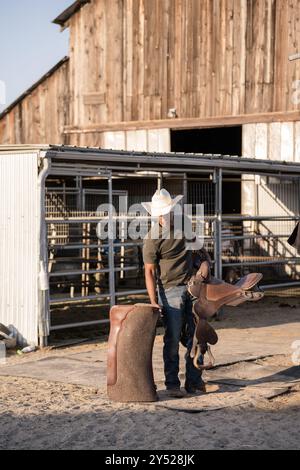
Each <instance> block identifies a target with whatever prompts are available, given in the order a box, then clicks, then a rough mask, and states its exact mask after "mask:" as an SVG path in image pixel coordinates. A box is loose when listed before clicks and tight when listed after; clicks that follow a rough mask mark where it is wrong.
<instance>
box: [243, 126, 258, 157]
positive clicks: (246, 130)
mask: <svg viewBox="0 0 300 470" xmlns="http://www.w3.org/2000/svg"><path fill="white" fill-rule="evenodd" d="M255 140H256V124H245V125H244V126H243V142H242V155H243V157H247V158H255Z"/></svg>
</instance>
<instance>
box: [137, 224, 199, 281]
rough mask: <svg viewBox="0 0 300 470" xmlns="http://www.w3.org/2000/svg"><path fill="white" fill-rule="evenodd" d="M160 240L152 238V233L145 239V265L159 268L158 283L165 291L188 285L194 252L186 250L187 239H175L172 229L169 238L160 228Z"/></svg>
mask: <svg viewBox="0 0 300 470" xmlns="http://www.w3.org/2000/svg"><path fill="white" fill-rule="evenodd" d="M157 229H158V233H159V238H157V239H155V238H152V237H151V232H149V233H148V235H147V236H146V237H145V239H144V245H143V260H144V263H145V264H155V265H156V266H157V274H158V282H159V284H162V286H163V287H164V288H165V289H168V288H170V287H174V286H181V285H184V284H186V283H187V281H188V279H189V278H190V276H191V275H192V251H191V250H186V246H185V243H186V240H185V238H184V237H183V238H180V239H177V238H174V230H173V229H171V230H170V233H169V237H168V238H163V237H164V232H163V229H162V228H161V227H158V228H157Z"/></svg>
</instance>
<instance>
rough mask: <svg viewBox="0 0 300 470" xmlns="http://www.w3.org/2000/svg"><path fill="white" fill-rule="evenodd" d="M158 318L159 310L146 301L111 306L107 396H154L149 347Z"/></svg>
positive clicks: (125, 399)
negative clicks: (144, 302) (143, 302)
mask: <svg viewBox="0 0 300 470" xmlns="http://www.w3.org/2000/svg"><path fill="white" fill-rule="evenodd" d="M158 318H159V310H158V309H157V308H155V307H153V306H152V305H148V304H135V305H116V306H114V307H112V309H111V311H110V334H109V339H108V354H107V393H108V396H109V398H110V399H111V400H113V401H118V402H151V401H156V400H157V395H156V387H155V384H154V378H153V368H152V350H153V344H154V339H155V333H156V323H157V320H158Z"/></svg>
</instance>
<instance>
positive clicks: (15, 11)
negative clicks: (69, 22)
mask: <svg viewBox="0 0 300 470" xmlns="http://www.w3.org/2000/svg"><path fill="white" fill-rule="evenodd" d="M73 1H74V0H0V111H1V110H3V109H4V108H5V107H6V106H7V105H9V104H10V103H11V102H12V101H13V100H14V99H16V98H17V97H18V96H19V95H20V94H22V93H23V92H24V91H25V90H26V89H27V88H29V87H30V86H31V85H32V84H33V83H34V82H35V81H36V80H38V79H39V78H40V77H41V76H42V75H43V74H44V73H46V72H47V71H48V70H49V69H50V68H51V67H52V66H53V65H55V64H56V63H57V62H58V61H59V60H60V59H62V58H63V57H64V56H65V55H68V40H69V34H68V29H67V30H65V31H64V32H63V33H61V32H60V26H58V25H54V24H52V23H51V22H52V20H54V18H56V16H58V14H59V13H61V12H62V11H63V10H65V8H66V7H68V6H69V5H71V4H72V3H73ZM3 82H4V83H5V88H6V105H2V104H1V101H3V93H2V98H1V89H3ZM1 85H2V86H1Z"/></svg>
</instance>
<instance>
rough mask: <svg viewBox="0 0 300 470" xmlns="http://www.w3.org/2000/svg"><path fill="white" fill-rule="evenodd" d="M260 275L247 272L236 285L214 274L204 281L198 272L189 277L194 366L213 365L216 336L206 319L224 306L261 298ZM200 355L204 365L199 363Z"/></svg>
mask: <svg viewBox="0 0 300 470" xmlns="http://www.w3.org/2000/svg"><path fill="white" fill-rule="evenodd" d="M262 277H263V276H262V274H260V273H252V274H248V275H247V276H245V277H243V278H242V279H240V280H239V281H238V282H237V283H236V284H228V283H226V282H224V281H221V280H219V279H216V278H214V277H211V278H210V279H209V280H208V282H205V281H204V280H203V278H202V277H201V276H200V275H197V274H196V275H195V276H193V277H192V278H191V280H190V281H189V283H188V291H189V293H190V295H191V296H192V299H193V314H194V320H195V333H194V339H193V346H192V350H191V353H190V354H191V357H192V358H193V362H194V366H195V367H197V369H210V368H211V367H213V365H214V357H213V355H212V353H211V349H210V346H211V345H212V346H214V345H215V344H217V342H218V336H217V333H216V332H215V330H214V328H213V327H212V326H211V325H210V324H209V323H208V320H209V319H211V318H212V317H213V316H214V315H215V314H216V313H217V311H218V310H219V309H220V308H221V307H223V306H224V305H228V306H231V307H236V306H238V305H241V304H242V303H244V302H247V301H252V302H257V301H258V300H260V299H262V298H263V296H264V293H263V292H262V291H259V290H258V289H257V287H256V286H257V284H258V282H259V281H261V279H262ZM206 353H208V355H209V357H210V361H209V364H208V365H204V355H205V354H206ZM200 357H201V358H202V362H203V364H200V363H199V358H200Z"/></svg>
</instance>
